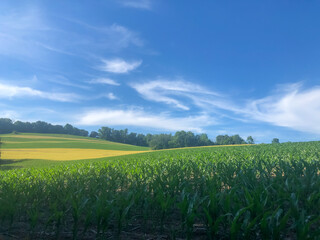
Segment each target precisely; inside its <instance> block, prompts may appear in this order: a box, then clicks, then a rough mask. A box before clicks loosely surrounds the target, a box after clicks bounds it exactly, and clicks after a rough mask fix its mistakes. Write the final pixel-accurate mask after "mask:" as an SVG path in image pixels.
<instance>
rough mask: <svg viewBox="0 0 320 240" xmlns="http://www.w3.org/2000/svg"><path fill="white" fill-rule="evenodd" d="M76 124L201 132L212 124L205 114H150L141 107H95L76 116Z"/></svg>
mask: <svg viewBox="0 0 320 240" xmlns="http://www.w3.org/2000/svg"><path fill="white" fill-rule="evenodd" d="M78 118H79V119H80V121H79V122H78V124H80V125H86V126H103V125H107V126H135V127H144V128H153V129H158V130H168V131H178V130H188V131H195V132H202V131H203V127H205V126H208V125H210V124H213V123H214V122H213V120H212V118H209V117H208V116H207V115H205V114H202V115H197V116H189V117H172V116H169V115H168V114H165V113H162V114H152V113H147V112H144V111H143V110H141V109H129V110H121V109H116V110H115V109H96V110H91V111H88V112H85V113H84V114H82V115H81V116H79V117H78Z"/></svg>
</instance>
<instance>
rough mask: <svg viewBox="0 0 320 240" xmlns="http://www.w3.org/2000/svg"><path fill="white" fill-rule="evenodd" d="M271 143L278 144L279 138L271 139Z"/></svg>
mask: <svg viewBox="0 0 320 240" xmlns="http://www.w3.org/2000/svg"><path fill="white" fill-rule="evenodd" d="M272 143H280V141H279V138H274V139H272Z"/></svg>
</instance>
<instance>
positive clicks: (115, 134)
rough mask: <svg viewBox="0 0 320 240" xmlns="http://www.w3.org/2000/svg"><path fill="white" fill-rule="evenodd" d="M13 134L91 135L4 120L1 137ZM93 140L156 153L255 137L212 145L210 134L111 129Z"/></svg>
mask: <svg viewBox="0 0 320 240" xmlns="http://www.w3.org/2000/svg"><path fill="white" fill-rule="evenodd" d="M12 132H22V133H55V134H70V135H77V136H84V137H87V136H88V135H89V132H88V131H86V130H83V129H79V128H76V127H73V126H72V125H71V124H66V125H64V126H62V125H52V124H50V123H47V122H44V121H37V122H22V121H15V122H14V121H12V120H11V119H9V118H0V134H5V133H12ZM89 137H92V138H100V139H104V140H108V141H112V142H119V143H125V144H131V145H136V146H146V147H150V148H152V149H168V148H181V147H196V146H209V145H230V144H247V143H248V144H253V143H254V140H253V138H252V137H251V136H249V137H248V138H247V141H245V140H244V139H243V138H241V137H240V136H239V135H238V134H237V135H233V136H228V135H219V136H217V137H216V140H215V141H212V140H210V139H209V138H208V135H207V134H206V133H201V134H194V133H193V132H190V131H188V132H186V131H178V132H176V133H175V134H150V133H148V134H141V133H134V132H130V133H129V131H128V129H121V130H117V129H114V128H109V127H101V128H100V129H99V130H98V132H96V131H92V132H91V133H90V135H89Z"/></svg>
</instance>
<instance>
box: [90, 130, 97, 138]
mask: <svg viewBox="0 0 320 240" xmlns="http://www.w3.org/2000/svg"><path fill="white" fill-rule="evenodd" d="M98 136H99V133H97V132H96V131H92V132H91V133H90V135H89V137H92V138H96V137H98Z"/></svg>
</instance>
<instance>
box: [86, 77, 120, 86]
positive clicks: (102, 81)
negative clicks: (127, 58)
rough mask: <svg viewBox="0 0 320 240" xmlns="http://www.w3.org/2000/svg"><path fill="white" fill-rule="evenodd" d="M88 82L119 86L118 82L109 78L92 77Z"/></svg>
mask: <svg viewBox="0 0 320 240" xmlns="http://www.w3.org/2000/svg"><path fill="white" fill-rule="evenodd" d="M89 83H92V84H107V85H113V86H120V83H118V82H116V81H115V80H113V79H110V78H97V79H92V80H91V81H89Z"/></svg>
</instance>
